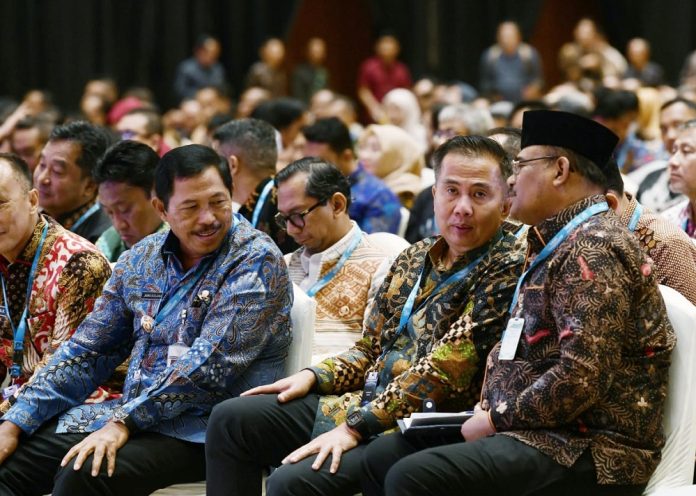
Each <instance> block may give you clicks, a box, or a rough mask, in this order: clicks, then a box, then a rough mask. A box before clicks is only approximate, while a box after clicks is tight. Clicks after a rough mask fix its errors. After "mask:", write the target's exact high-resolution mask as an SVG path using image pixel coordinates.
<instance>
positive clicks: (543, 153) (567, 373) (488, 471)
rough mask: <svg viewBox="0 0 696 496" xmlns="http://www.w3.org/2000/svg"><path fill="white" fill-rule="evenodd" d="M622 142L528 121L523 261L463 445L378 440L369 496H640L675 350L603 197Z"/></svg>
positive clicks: (629, 238)
mask: <svg viewBox="0 0 696 496" xmlns="http://www.w3.org/2000/svg"><path fill="white" fill-rule="evenodd" d="M617 141H618V138H617V136H616V135H615V134H614V133H612V132H611V131H609V130H608V129H607V128H605V127H604V126H602V125H601V124H599V123H596V122H594V121H591V120H589V119H584V118H582V117H579V116H576V115H573V114H568V113H565V112H553V111H546V110H538V111H528V112H525V113H524V118H523V126H522V150H521V151H520V153H519V155H518V159H517V160H516V161H515V162H514V164H513V172H514V174H513V176H511V178H510V180H509V181H508V184H509V185H510V187H511V202H512V203H511V210H510V213H511V215H513V216H514V217H515V218H516V219H519V220H520V221H522V222H524V223H526V224H528V225H530V226H531V228H530V230H529V231H528V235H527V244H528V249H527V258H526V260H527V261H526V263H525V271H524V272H523V274H522V276H521V277H520V279H519V282H518V283H517V288H516V290H515V292H514V295H513V299H512V303H511V305H510V318H509V320H508V324H507V327H506V330H505V333H504V334H503V338H502V339H501V341H500V342H499V343H498V344H497V345H496V346H495V347H494V348H493V349H492V350H491V352H490V354H489V355H488V359H487V364H486V378H485V379H484V381H483V388H482V392H481V402H480V404H479V405H478V406H479V408H477V409H476V412H475V414H474V415H473V417H472V418H470V419H469V420H467V421H466V422H465V423H464V424H463V426H462V435H463V437H464V439H465V440H466V442H459V443H455V444H450V445H446V446H439V447H435V448H431V449H427V450H423V451H420V452H417V449H418V447H415V446H413V445H410V446H409V444H408V443H406V442H404V440H403V439H402V438H401V436H399V435H397V436H394V437H389V436H385V438H384V439H380V440H377V441H375V442H374V443H372V444H371V445H370V446H369V447H368V448H367V450H366V454H365V456H364V458H363V463H364V465H365V466H366V467H372V468H371V469H370V470H369V474H370V476H371V477H370V479H371V481H370V484H369V487H364V488H363V494H365V495H366V496H368V495H369V496H372V495H375V494H387V495H390V496H394V495H406V494H418V495H441V494H506V495H532V494H533V495H538V496H541V495H552V494H563V495H587V494H592V495H610V494H611V495H639V494H642V493H643V490H644V488H645V485H646V483H647V482H648V479H649V478H650V476H651V474H652V472H653V471H654V470H655V467H656V466H657V463H658V462H659V460H660V451H661V449H662V446H663V444H664V436H663V432H662V416H663V404H664V398H665V395H666V393H667V373H668V368H669V361H670V353H671V350H672V348H673V347H674V343H675V338H674V333H673V330H672V327H671V326H670V323H669V320H668V319H667V315H666V311H665V306H664V303H663V301H662V298H661V296H660V292H659V290H658V288H657V285H656V282H655V275H654V271H653V268H652V264H651V263H650V262H649V261H648V259H647V258H646V256H645V254H644V253H643V251H642V249H641V247H640V245H639V244H638V241H637V240H636V239H635V237H634V235H633V234H631V233H630V232H629V231H628V230H627V229H626V228H625V227H624V226H623V225H622V224H621V222H620V220H619V219H618V217H617V216H616V215H615V214H614V213H613V212H611V211H609V207H608V205H607V203H606V200H605V197H604V192H605V187H606V186H605V182H606V178H605V172H604V171H605V170H606V166H607V163H608V161H609V158H610V157H611V155H612V152H613V150H614V147H615V146H616V143H617ZM399 457H403V458H402V459H401V460H399ZM397 460H398V461H397ZM390 466H391V468H389V467H390ZM366 485H367V484H366Z"/></svg>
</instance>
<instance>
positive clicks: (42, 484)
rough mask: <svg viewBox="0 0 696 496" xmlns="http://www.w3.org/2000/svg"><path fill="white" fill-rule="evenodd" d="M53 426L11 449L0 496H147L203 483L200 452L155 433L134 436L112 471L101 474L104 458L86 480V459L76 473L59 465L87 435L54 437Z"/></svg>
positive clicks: (0, 473) (0, 476)
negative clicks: (111, 472)
mask: <svg viewBox="0 0 696 496" xmlns="http://www.w3.org/2000/svg"><path fill="white" fill-rule="evenodd" d="M56 424H57V422H56V421H52V422H49V423H48V424H46V425H44V426H43V427H41V428H40V429H39V430H38V431H36V432H35V433H34V435H32V436H31V437H26V436H22V439H21V440H20V444H19V447H18V448H17V450H16V451H15V452H14V453H13V454H12V455H11V456H10V457H9V458H8V459H7V460H6V461H5V463H3V464H2V465H0V495H2V496H10V495H17V496H20V495H21V496H29V495H43V494H47V493H51V492H52V493H53V496H76V495H85V496H87V495H99V496H104V495H114V496H115V495H124V496H139V495H143V496H145V495H148V494H150V493H152V492H153V491H155V490H157V489H160V488H163V487H167V486H170V485H172V484H180V483H187V482H197V481H201V480H203V479H204V478H205V448H204V446H203V445H202V444H197V443H189V442H186V441H181V440H179V439H174V438H172V437H169V436H164V435H162V434H155V433H148V432H142V433H136V434H134V435H133V436H132V437H131V438H130V439H129V440H128V442H127V443H126V444H125V445H124V446H123V447H122V448H121V449H120V450H118V452H117V453H116V470H115V471H114V474H113V476H112V477H108V476H107V474H106V458H104V460H103V461H102V466H101V470H100V472H99V475H97V477H92V475H91V471H92V456H89V457H88V458H87V460H86V461H85V463H84V464H83V465H82V468H81V469H80V470H78V471H75V470H74V469H73V461H74V459H73V460H72V461H70V462H69V463H68V465H67V466H66V467H64V468H61V467H60V461H61V460H62V459H63V457H64V456H65V454H66V453H67V452H68V451H69V450H70V448H72V447H73V446H74V445H75V444H77V443H79V442H80V441H82V440H83V439H84V438H85V437H87V434H56Z"/></svg>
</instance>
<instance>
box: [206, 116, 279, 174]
mask: <svg viewBox="0 0 696 496" xmlns="http://www.w3.org/2000/svg"><path fill="white" fill-rule="evenodd" d="M213 140H215V141H218V142H219V143H220V147H221V148H224V149H225V153H228V152H230V153H233V154H234V155H239V156H240V157H241V158H242V160H243V161H244V163H245V165H246V166H247V167H249V168H250V169H252V170H254V171H259V172H262V173H264V174H265V173H270V174H273V172H275V166H276V161H277V160H278V145H277V144H276V132H275V129H273V126H271V125H270V124H269V123H268V122H266V121H262V120H261V119H252V118H249V119H236V120H233V121H230V122H228V123H226V124H223V125H222V126H220V127H218V128H217V129H216V130H215V132H214V133H213ZM230 148H233V149H234V151H233V152H232V150H229V149H230Z"/></svg>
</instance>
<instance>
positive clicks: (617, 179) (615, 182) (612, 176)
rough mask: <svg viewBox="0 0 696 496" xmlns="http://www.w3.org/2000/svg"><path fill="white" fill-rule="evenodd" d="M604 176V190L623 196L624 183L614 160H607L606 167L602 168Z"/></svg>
mask: <svg viewBox="0 0 696 496" xmlns="http://www.w3.org/2000/svg"><path fill="white" fill-rule="evenodd" d="M604 176H605V179H606V184H605V189H606V190H607V191H609V190H611V191H615V192H616V193H618V194H619V196H623V194H624V182H623V178H622V177H621V171H620V170H619V164H618V163H616V159H615V158H613V157H612V158H611V159H609V162H607V166H606V167H605V168H604Z"/></svg>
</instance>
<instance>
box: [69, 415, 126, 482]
mask: <svg viewBox="0 0 696 496" xmlns="http://www.w3.org/2000/svg"><path fill="white" fill-rule="evenodd" d="M129 436H130V433H129V432H128V427H126V426H125V425H123V424H121V423H118V422H109V423H107V424H106V425H105V426H104V427H102V428H101V429H99V430H98V431H95V432H93V433H92V434H90V435H89V436H87V437H86V438H84V439H83V440H82V441H80V442H79V443H77V444H76V445H75V446H73V447H72V448H70V451H68V453H67V454H66V455H65V456H64V457H63V460H62V461H61V462H60V466H61V467H65V466H66V465H67V464H68V462H69V461H70V460H71V459H72V458H74V457H75V455H77V458H75V464H74V465H73V468H74V469H75V470H80V468H81V467H82V464H83V463H84V462H85V460H86V459H87V457H88V456H89V455H91V454H92V453H94V459H93V461H92V477H96V476H97V475H99V469H100V468H101V464H102V460H103V459H104V455H105V454H106V463H107V466H106V473H107V474H108V476H109V477H111V476H112V475H114V470H115V469H116V451H118V450H119V449H120V448H121V447H122V446H123V445H124V444H126V441H128V437H129Z"/></svg>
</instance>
